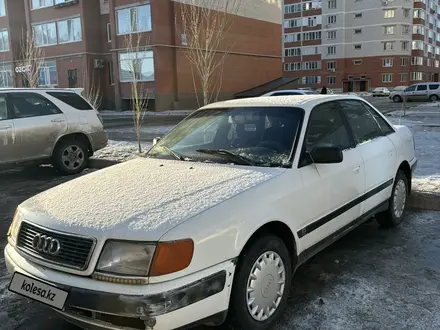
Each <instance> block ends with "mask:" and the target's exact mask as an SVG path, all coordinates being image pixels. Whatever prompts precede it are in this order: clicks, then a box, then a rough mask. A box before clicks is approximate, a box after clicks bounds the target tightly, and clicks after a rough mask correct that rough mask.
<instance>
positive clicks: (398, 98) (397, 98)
mask: <svg viewBox="0 0 440 330" xmlns="http://www.w3.org/2000/svg"><path fill="white" fill-rule="evenodd" d="M393 102H394V103H400V102H402V98H401V97H400V96H399V95H395V96H394V97H393Z"/></svg>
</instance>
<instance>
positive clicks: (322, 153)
mask: <svg viewBox="0 0 440 330" xmlns="http://www.w3.org/2000/svg"><path fill="white" fill-rule="evenodd" d="M310 158H311V159H312V161H313V163H315V164H337V163H342V161H343V159H344V155H343V153H342V150H341V149H340V148H336V147H318V148H315V149H313V150H312V151H311V152H310Z"/></svg>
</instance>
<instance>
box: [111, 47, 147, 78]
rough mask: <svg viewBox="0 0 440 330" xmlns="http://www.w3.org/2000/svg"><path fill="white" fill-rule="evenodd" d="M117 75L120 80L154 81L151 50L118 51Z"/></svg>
mask: <svg viewBox="0 0 440 330" xmlns="http://www.w3.org/2000/svg"><path fill="white" fill-rule="evenodd" d="M119 76H120V81H121V82H130V81H134V80H136V81H154V58H153V51H152V50H148V51H142V52H133V53H120V54H119Z"/></svg>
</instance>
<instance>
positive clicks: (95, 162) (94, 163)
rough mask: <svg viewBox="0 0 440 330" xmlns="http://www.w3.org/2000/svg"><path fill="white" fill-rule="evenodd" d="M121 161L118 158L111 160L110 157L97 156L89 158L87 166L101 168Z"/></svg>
mask: <svg viewBox="0 0 440 330" xmlns="http://www.w3.org/2000/svg"><path fill="white" fill-rule="evenodd" d="M120 163H121V162H120V161H118V160H111V159H99V158H90V160H89V168H93V169H98V170H100V169H103V168H106V167H110V166H113V165H117V164H120Z"/></svg>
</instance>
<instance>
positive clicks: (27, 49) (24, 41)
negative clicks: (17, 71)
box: [20, 31, 44, 88]
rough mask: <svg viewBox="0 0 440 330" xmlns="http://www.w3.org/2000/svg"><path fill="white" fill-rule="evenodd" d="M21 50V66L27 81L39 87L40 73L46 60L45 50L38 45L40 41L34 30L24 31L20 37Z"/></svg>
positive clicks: (33, 86)
mask: <svg viewBox="0 0 440 330" xmlns="http://www.w3.org/2000/svg"><path fill="white" fill-rule="evenodd" d="M20 50H21V54H20V57H21V61H22V63H21V67H22V72H21V73H22V74H23V75H24V77H25V79H26V81H27V82H28V83H29V87H31V88H36V87H38V75H39V72H40V68H41V65H42V64H43V61H44V50H43V48H41V47H39V46H38V42H37V39H36V36H35V34H34V33H33V32H32V31H29V32H27V33H26V32H24V33H23V34H22V38H21V39H20Z"/></svg>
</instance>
